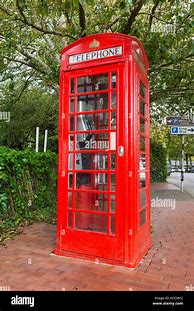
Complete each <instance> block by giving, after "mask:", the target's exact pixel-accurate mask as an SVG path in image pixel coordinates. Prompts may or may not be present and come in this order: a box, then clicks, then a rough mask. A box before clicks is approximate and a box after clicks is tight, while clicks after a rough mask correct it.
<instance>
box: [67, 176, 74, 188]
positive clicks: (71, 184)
mask: <svg viewBox="0 0 194 311" xmlns="http://www.w3.org/2000/svg"><path fill="white" fill-rule="evenodd" d="M72 186H73V173H69V174H68V188H69V189H71V188H72Z"/></svg>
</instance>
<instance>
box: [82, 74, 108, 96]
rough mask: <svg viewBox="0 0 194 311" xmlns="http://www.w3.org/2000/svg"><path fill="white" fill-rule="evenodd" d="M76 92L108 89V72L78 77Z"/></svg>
mask: <svg viewBox="0 0 194 311" xmlns="http://www.w3.org/2000/svg"><path fill="white" fill-rule="evenodd" d="M77 88H78V93H84V92H91V91H97V90H107V89H108V74H107V73H105V74H100V75H93V76H86V77H80V78H78V79H77Z"/></svg>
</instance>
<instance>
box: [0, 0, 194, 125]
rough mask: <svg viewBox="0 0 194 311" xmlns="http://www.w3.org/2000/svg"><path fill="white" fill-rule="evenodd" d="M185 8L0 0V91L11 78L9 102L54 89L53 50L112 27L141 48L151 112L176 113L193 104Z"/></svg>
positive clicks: (182, 4) (171, 3)
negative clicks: (133, 38)
mask: <svg viewBox="0 0 194 311" xmlns="http://www.w3.org/2000/svg"><path fill="white" fill-rule="evenodd" d="M192 10H193V3H192V1H191V0H185V1H179V0H147V1H145V0H90V1H88V0H55V1H52V0H0V81H1V86H0V87H1V90H3V88H5V87H7V85H10V90H11V89H12V86H11V85H12V83H14V84H15V85H17V94H15V96H14V102H15V103H17V101H19V102H21V100H20V99H21V98H23V97H22V95H23V93H25V90H26V89H30V88H31V87H32V88H35V89H36V88H37V87H38V88H39V89H41V90H42V93H47V94H48V93H49V94H50V95H51V98H52V97H53V96H57V94H58V81H59V66H60V56H59V51H60V50H61V49H62V48H63V47H64V46H66V45H68V44H70V43H71V42H73V41H75V40H77V39H79V38H81V37H83V36H86V35H89V34H93V33H99V32H120V33H124V34H132V35H135V36H137V37H138V38H139V39H140V40H141V41H142V42H143V44H144V46H145V49H146V51H147V54H148V58H149V63H150V70H149V77H150V90H151V117H152V119H154V120H156V122H161V121H162V120H163V118H164V116H166V115H175V114H181V113H184V112H185V111H186V110H187V109H188V108H190V107H191V106H194V103H193V99H194V98H193V91H192V90H193V72H194V71H193V62H194V58H193V55H194V52H193V50H192V39H193V32H192V26H193V24H192V17H193V15H192V14H193V13H192ZM4 94H5V93H4ZM7 96H8V102H9V100H10V98H9V94H8V93H7ZM5 101H6V99H5V98H4V102H5ZM24 101H25V100H24ZM53 102H54V103H56V102H57V101H53ZM1 104H2V99H0V105H1ZM12 106H14V105H12ZM33 126H34V125H33Z"/></svg>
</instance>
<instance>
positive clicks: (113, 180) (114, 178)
mask: <svg viewBox="0 0 194 311" xmlns="http://www.w3.org/2000/svg"><path fill="white" fill-rule="evenodd" d="M110 190H111V191H116V174H111V185H110Z"/></svg>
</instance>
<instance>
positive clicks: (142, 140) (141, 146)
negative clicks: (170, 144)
mask: <svg viewBox="0 0 194 311" xmlns="http://www.w3.org/2000/svg"><path fill="white" fill-rule="evenodd" d="M140 150H141V151H145V137H144V136H140Z"/></svg>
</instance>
